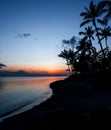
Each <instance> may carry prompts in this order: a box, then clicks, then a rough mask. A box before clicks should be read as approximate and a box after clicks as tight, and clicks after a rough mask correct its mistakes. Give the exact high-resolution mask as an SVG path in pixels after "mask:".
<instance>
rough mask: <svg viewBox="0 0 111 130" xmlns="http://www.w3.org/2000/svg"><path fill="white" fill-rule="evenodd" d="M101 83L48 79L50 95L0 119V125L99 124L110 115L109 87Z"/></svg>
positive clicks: (20, 129) (22, 128) (46, 128)
mask: <svg viewBox="0 0 111 130" xmlns="http://www.w3.org/2000/svg"><path fill="white" fill-rule="evenodd" d="M104 87H105V86H104V85H103V87H102V89H101V85H100V86H99V85H98V84H95V83H93V82H91V81H87V80H82V81H80V80H79V81H70V80H67V79H65V80H59V81H55V82H53V83H50V88H51V89H52V90H53V95H52V96H51V98H49V99H48V100H46V101H44V102H43V103H41V104H40V105H38V106H35V107H33V108H32V109H30V110H28V111H26V112H23V113H21V114H18V115H15V116H13V117H10V118H7V119H5V120H4V121H3V122H2V123H0V129H1V130H6V129H11V130H27V129H29V130H35V129H39V130H55V129H56V130H58V129H63V128H67V127H68V128H76V126H77V124H81V125H79V126H78V127H80V128H87V127H88V128H89V127H90V125H91V126H92V124H93V127H94V128H97V127H99V128H102V127H103V125H105V126H106V124H105V121H106V120H107V121H109V120H108V117H110V116H111V96H110V95H111V91H110V90H111V89H110V85H109V87H107V89H104ZM74 122H75V123H74ZM99 122H103V124H100V123H99ZM88 123H89V124H88ZM107 123H108V122H107ZM107 126H109V125H108V124H107Z"/></svg>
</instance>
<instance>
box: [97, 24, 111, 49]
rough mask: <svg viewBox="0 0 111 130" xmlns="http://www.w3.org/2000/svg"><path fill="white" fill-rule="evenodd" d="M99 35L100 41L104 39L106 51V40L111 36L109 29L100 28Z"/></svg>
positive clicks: (110, 28) (110, 29)
mask: <svg viewBox="0 0 111 130" xmlns="http://www.w3.org/2000/svg"><path fill="white" fill-rule="evenodd" d="M99 35H100V36H102V38H101V40H102V39H105V44H106V48H107V51H108V48H109V47H108V43H107V39H108V37H109V36H111V27H110V26H108V27H105V28H104V29H102V28H100V32H99Z"/></svg>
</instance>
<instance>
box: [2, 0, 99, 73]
mask: <svg viewBox="0 0 111 130" xmlns="http://www.w3.org/2000/svg"><path fill="white" fill-rule="evenodd" d="M98 1H99V0H95V2H98ZM89 2H90V0H0V63H3V64H5V65H7V67H4V68H5V69H7V70H9V69H10V70H26V71H36V72H38V71H47V72H50V73H53V72H56V71H57V72H59V71H60V72H62V71H63V72H64V71H65V69H66V65H65V61H64V60H63V59H61V58H59V57H58V56H57V55H58V54H59V53H60V51H61V49H62V48H61V42H62V40H63V39H67V40H68V39H70V38H71V37H72V36H74V35H75V36H77V37H78V32H79V31H81V30H80V28H79V25H80V23H81V22H82V18H81V17H80V13H81V11H84V7H85V6H88V5H89Z"/></svg>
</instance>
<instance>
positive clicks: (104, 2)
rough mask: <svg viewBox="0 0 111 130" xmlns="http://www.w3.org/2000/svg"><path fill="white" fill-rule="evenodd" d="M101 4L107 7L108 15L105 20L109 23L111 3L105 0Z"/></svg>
mask: <svg viewBox="0 0 111 130" xmlns="http://www.w3.org/2000/svg"><path fill="white" fill-rule="evenodd" d="M101 4H103V6H104V7H106V9H107V10H106V15H105V20H106V21H108V20H109V19H111V1H109V0H105V1H101Z"/></svg>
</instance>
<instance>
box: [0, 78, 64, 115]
mask: <svg viewBox="0 0 111 130" xmlns="http://www.w3.org/2000/svg"><path fill="white" fill-rule="evenodd" d="M64 78H65V77H0V117H3V115H6V113H11V112H14V111H15V114H16V113H19V112H22V111H24V110H27V109H30V108H31V107H33V106H34V105H37V104H39V103H41V102H43V101H44V100H46V99H47V98H49V97H50V96H51V94H52V91H51V89H50V88H49V87H48V86H49V84H50V83H51V82H53V81H56V80H61V79H64ZM19 108H22V109H19Z"/></svg>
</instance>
